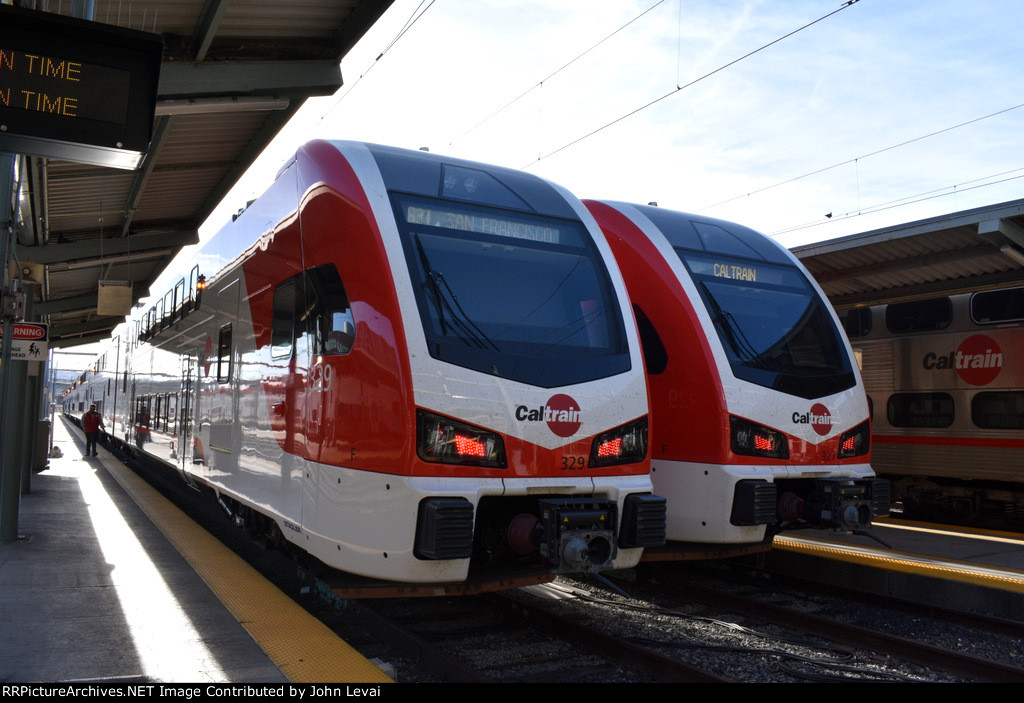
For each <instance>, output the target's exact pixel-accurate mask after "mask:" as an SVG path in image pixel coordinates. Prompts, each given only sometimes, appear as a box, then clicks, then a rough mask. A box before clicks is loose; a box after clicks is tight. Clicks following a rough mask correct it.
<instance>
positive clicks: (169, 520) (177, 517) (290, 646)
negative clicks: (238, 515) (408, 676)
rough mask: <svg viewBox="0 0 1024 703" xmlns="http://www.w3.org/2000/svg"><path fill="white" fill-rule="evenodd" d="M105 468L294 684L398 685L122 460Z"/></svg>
mask: <svg viewBox="0 0 1024 703" xmlns="http://www.w3.org/2000/svg"><path fill="white" fill-rule="evenodd" d="M102 459H103V465H104V466H105V467H106V469H107V471H109V472H110V474H111V475H112V476H113V477H114V478H115V479H116V480H117V482H118V483H120V484H121V486H122V487H123V488H124V489H125V491H127V492H128V494H129V495H131V497H132V498H133V499H134V500H135V502H136V503H138V504H139V507H141V508H142V510H143V511H144V512H145V513H146V515H148V516H149V518H150V519H151V520H152V521H153V522H154V523H155V524H156V526H157V527H158V528H159V529H160V531H161V532H163V533H164V535H166V537H167V539H169V540H170V541H171V543H172V544H173V545H174V546H175V548H177V550H178V551H179V552H181V554H182V556H184V557H185V559H186V560H188V562H189V563H190V564H191V565H192V567H193V568H194V569H195V570H196V572H197V573H198V574H199V576H200V577H201V578H202V579H203V581H205V582H206V584H207V585H208V586H209V587H210V589H211V590H212V591H213V592H214V594H216V596H217V597H218V598H219V599H220V600H221V602H222V603H224V605H225V606H226V607H227V608H228V610H230V611H231V612H232V613H233V614H234V616H235V617H236V618H237V619H238V621H239V622H240V623H241V624H242V626H243V627H245V629H246V630H247V631H248V632H249V634H251V635H252V637H253V639H255V640H256V642H257V644H259V645H260V647H262V648H263V651H264V652H266V653H267V656H269V657H270V659H271V660H272V661H273V662H274V663H275V664H276V665H277V666H278V668H280V669H281V671H282V672H283V673H284V675H285V676H287V677H288V679H289V680H290V681H292V682H294V683H327V682H332V683H393V681H392V680H391V679H390V678H389V677H388V676H386V675H385V674H384V672H383V671H381V670H380V669H379V668H377V667H376V666H374V665H373V664H372V663H371V662H370V661H368V660H367V659H366V658H365V657H364V656H363V655H361V654H360V653H359V652H358V651H356V650H355V649H353V648H352V647H351V646H350V645H349V644H348V643H346V642H344V641H343V640H341V639H340V638H339V637H338V636H337V635H336V634H334V633H333V632H331V630H330V629H328V628H327V626H326V625H324V624H323V623H322V622H320V621H319V620H317V619H316V618H314V617H313V616H312V615H310V614H309V613H308V612H306V611H305V610H303V609H302V608H301V607H300V606H299V605H298V604H297V603H295V602H294V601H293V600H292V599H290V598H288V597H287V596H286V595H285V594H283V593H282V592H281V591H280V589H278V588H277V587H276V586H274V585H273V584H272V583H270V582H269V581H267V580H266V579H265V578H263V576H261V575H260V574H259V573H258V572H257V571H256V570H255V569H253V568H252V567H251V566H249V565H248V564H247V563H245V561H244V560H242V559H241V558H240V557H239V556H238V555H237V554H235V553H234V552H232V551H231V550H230V549H228V548H227V547H225V546H224V545H223V544H222V543H221V542H219V541H217V540H216V539H214V538H213V536H211V535H210V534H209V533H208V532H206V530H203V529H202V528H200V527H199V526H198V525H197V524H196V523H195V522H193V521H192V519H191V518H189V517H188V516H187V515H185V514H184V513H183V512H181V510H179V509H178V508H177V507H176V506H175V505H173V504H172V503H171V502H170V501H168V500H167V499H166V498H164V497H163V496H162V495H160V494H159V493H157V492H156V491H155V490H153V488H152V487H151V486H150V485H149V484H147V483H146V482H145V481H143V480H142V479H141V478H140V477H139V476H138V475H137V474H135V473H134V472H133V471H131V470H129V469H128V468H127V467H125V466H124V465H123V464H121V463H120V462H117V461H116V460H110V461H108V460H107V457H106V456H104V457H102Z"/></svg>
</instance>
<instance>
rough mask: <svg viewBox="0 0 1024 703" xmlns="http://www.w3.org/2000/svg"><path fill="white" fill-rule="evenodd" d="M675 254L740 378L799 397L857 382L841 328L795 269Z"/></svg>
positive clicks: (684, 251) (687, 252)
mask: <svg viewBox="0 0 1024 703" xmlns="http://www.w3.org/2000/svg"><path fill="white" fill-rule="evenodd" d="M676 252H677V253H678V255H679V258H680V259H682V260H683V263H684V264H686V266H687V268H688V269H689V270H690V274H691V275H692V276H693V280H694V282H695V283H696V284H697V288H698V290H699V291H700V295H701V298H702V299H703V301H704V305H705V306H706V307H707V310H708V313H709V314H710V315H711V318H712V320H713V321H714V324H715V329H716V330H717V332H718V337H719V339H720V340H721V341H722V346H724V347H725V350H726V354H727V355H728V357H729V364H730V366H731V367H732V370H733V373H734V374H735V375H736V376H737V377H738V378H742V379H744V380H746V381H750V382H751V383H756V384H758V385H761V386H765V387H768V388H773V389H775V390H778V391H782V392H784V393H789V394H791V395H796V396H800V397H803V398H820V397H822V396H825V395H831V394H833V393H838V392H839V391H842V390H845V389H847V388H851V387H852V386H853V385H854V384H855V383H856V379H855V377H854V374H853V369H852V366H851V363H850V359H849V356H848V355H847V353H846V347H845V346H844V344H843V341H842V338H841V337H840V335H839V330H838V328H837V327H836V325H835V323H834V321H833V319H832V316H831V315H830V314H829V311H828V309H827V307H826V306H825V304H824V302H823V301H822V300H821V298H820V296H819V295H818V294H817V291H815V289H814V288H813V287H812V286H811V284H810V283H809V282H808V280H807V278H806V277H805V276H804V274H803V273H802V272H801V271H800V270H799V269H797V268H796V267H792V266H780V265H777V264H769V263H767V262H764V261H753V260H748V259H740V258H734V257H728V256H721V255H708V254H707V253H704V252H699V253H698V252H694V251H691V250H687V249H676Z"/></svg>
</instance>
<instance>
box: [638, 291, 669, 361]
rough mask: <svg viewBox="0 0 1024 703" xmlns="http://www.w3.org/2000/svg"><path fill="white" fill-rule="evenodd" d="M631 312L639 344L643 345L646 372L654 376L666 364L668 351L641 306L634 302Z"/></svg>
mask: <svg viewBox="0 0 1024 703" xmlns="http://www.w3.org/2000/svg"><path fill="white" fill-rule="evenodd" d="M633 314H634V315H636V327H637V331H638V332H639V333H640V345H641V346H642V347H643V352H644V362H645V363H646V365H647V373H648V374H649V375H651V376H656V375H658V374H660V373H662V372H663V371H664V370H665V367H666V366H668V351H667V350H666V349H665V345H664V344H663V343H662V341H661V336H660V335H659V334H658V330H656V329H655V328H654V323H653V322H651V319H650V318H649V317H647V314H646V313H645V312H644V311H643V308H641V307H640V306H639V305H636V304H634V305H633Z"/></svg>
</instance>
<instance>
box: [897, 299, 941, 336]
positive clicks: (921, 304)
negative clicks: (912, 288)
mask: <svg viewBox="0 0 1024 703" xmlns="http://www.w3.org/2000/svg"><path fill="white" fill-rule="evenodd" d="M952 321H953V304H952V303H951V302H950V300H949V298H932V299H930V300H912V301H910V302H907V303H893V304H892V305H889V306H887V307H886V308H885V326H886V327H887V328H888V329H889V331H890V332H926V331H929V330H941V329H945V328H947V327H949V324H950V323H951V322H952Z"/></svg>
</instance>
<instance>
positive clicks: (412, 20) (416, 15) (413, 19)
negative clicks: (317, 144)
mask: <svg viewBox="0 0 1024 703" xmlns="http://www.w3.org/2000/svg"><path fill="white" fill-rule="evenodd" d="M436 1H437V0H430V2H429V3H428V4H427V6H426V7H423V5H424V3H427V0H421V1H420V4H419V5H417V6H416V9H415V10H413V11H412V14H411V15H409V18H408V19H407V20H406V21H405V24H404V25H402V28H401V29H400V30H398V33H397V34H396V35H395V37H394V39H392V40H391V41H390V42H388V44H387V46H385V47H384V48H383V49H381V51H380V52H379V53H378V54H377V57H376V58H375V59H374V60H373V62H372V63H371V64H370V65H369V67H368V68H367V69H366V70H365V71H363V72H362V73H360V74H359V78H357V79H356V80H355V82H354V83H353V84H352V85H351V86H349V88H348V90H346V91H345V92H344V93H342V94H341V95H339V96H338V97H337V99H336V100H335V101H334V102H333V103H331V106H330V107H328V108H327V109H326V110H324V111H323V114H321V115H320V121H321V122H323V121H324V120H325V119H327V116H328V115H329V114H331V113H332V112H334V110H335V109H336V108H337V107H338V105H340V104H341V101H342V100H344V99H345V98H346V97H348V95H349V94H350V93H351V92H352V91H353V90H355V88H356V86H357V85H359V83H360V82H361V81H362V80H363V78H365V77H366V75H367V74H368V73H369V72H370V71H372V70H373V68H374V67H375V66H376V65H377V64H378V63H379V62H380V60H381V59H382V58H384V56H385V55H386V54H387V53H388V52H389V51H391V49H392V48H393V47H394V46H395V44H397V43H398V42H399V41H400V40H401V39H402V38H403V37H404V36H405V35H406V34H407V33H408V32H409V30H410V29H412V28H413V26H414V25H415V24H416V23H417V22H419V21H420V20H421V19H422V18H423V15H425V14H426V13H427V10H429V9H430V8H431V7H433V6H434V3H435V2H436ZM420 8H422V11H421V9H420Z"/></svg>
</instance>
